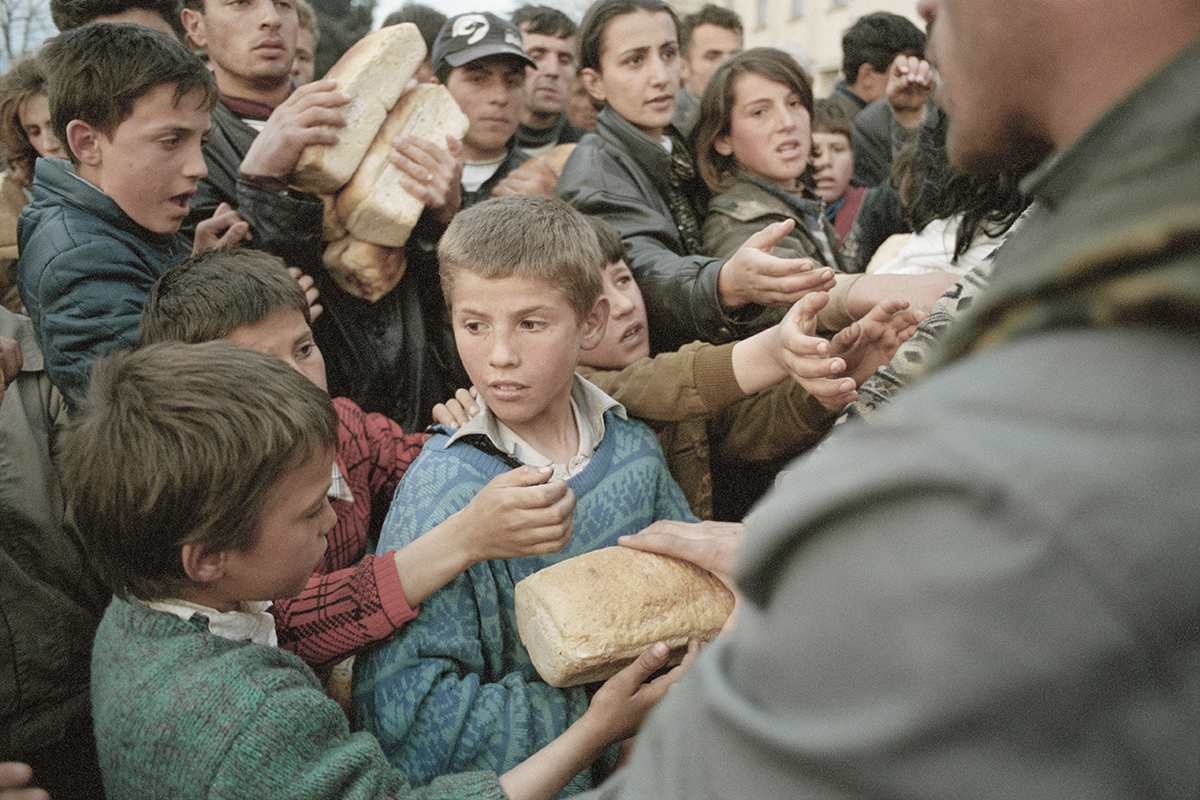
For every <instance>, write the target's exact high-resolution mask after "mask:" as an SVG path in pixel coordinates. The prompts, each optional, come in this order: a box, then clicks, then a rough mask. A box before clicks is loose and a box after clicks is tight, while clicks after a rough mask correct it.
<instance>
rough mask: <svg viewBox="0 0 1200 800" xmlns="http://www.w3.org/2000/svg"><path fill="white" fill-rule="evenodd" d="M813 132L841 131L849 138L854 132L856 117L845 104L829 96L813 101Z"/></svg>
mask: <svg viewBox="0 0 1200 800" xmlns="http://www.w3.org/2000/svg"><path fill="white" fill-rule="evenodd" d="M812 130H813V133H840V134H843V135H845V137H846V138H847V139H849V138H851V136H852V135H853V134H854V119H853V118H852V117H851V116H850V115H849V114H847V113H846V108H845V106H843V105H841V104H840V103H836V102H834V101H833V100H831V99H830V98H828V97H822V98H821V99H819V100H814V101H813V118H812Z"/></svg>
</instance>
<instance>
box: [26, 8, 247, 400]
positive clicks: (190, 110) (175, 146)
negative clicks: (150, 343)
mask: <svg viewBox="0 0 1200 800" xmlns="http://www.w3.org/2000/svg"><path fill="white" fill-rule="evenodd" d="M41 58H42V59H43V63H45V64H46V65H47V66H48V70H49V75H48V78H49V80H48V83H47V94H48V95H49V98H50V121H51V124H52V125H53V127H54V131H55V135H57V136H58V137H60V138H59V141H61V142H62V143H63V145H64V147H66V149H67V152H68V154H69V156H70V161H69V162H67V161H64V160H61V159H52V158H44V159H39V160H38V163H37V168H36V171H35V175H34V180H33V202H32V203H31V204H30V205H28V206H26V207H25V209H24V211H22V213H21V217H20V220H19V222H18V227H17V236H18V246H19V248H20V253H21V257H20V259H19V261H18V262H17V282H18V288H19V289H20V292H21V300H22V301H23V302H24V303H25V307H26V309H28V311H29V316H30V317H31V318H32V319H33V323H34V329H35V331H36V334H37V341H38V347H39V349H41V351H42V354H43V356H44V357H45V365H46V374H47V375H48V376H49V377H50V380H51V382H53V383H54V385H55V386H57V387H58V389H59V390H60V391H61V392H62V393H63V395H64V396H65V397H66V398H67V401H68V402H69V403H70V404H71V405H72V406H74V405H76V404H77V403H78V402H79V400H80V398H81V397H82V396H83V395H84V393H85V392H86V390H87V385H88V372H89V371H90V369H91V365H92V362H93V361H94V360H95V358H96V356H97V355H99V354H100V353H102V352H104V351H107V350H115V349H121V348H126V347H133V346H134V344H135V343H136V341H137V326H138V317H139V316H140V314H141V309H142V302H143V301H144V300H145V297H146V292H147V290H149V288H150V285H151V284H152V283H153V282H154V280H155V279H156V278H157V277H158V276H159V275H161V274H162V273H163V272H165V271H166V270H167V268H169V267H170V266H172V265H174V264H176V263H178V262H179V260H180V259H181V258H183V257H184V256H185V255H187V254H188V253H189V252H191V251H192V250H193V249H204V248H208V247H217V246H222V245H224V244H227V243H229V242H233V241H238V240H240V239H241V238H243V237H244V236H245V235H246V225H245V223H243V222H241V221H240V220H239V219H238V217H237V214H236V213H234V212H232V211H230V210H229V208H228V206H224V207H221V208H218V209H217V211H216V213H215V214H214V215H213V217H212V218H211V219H210V220H206V221H205V222H204V223H202V224H201V226H200V227H198V228H197V230H196V237H195V241H194V243H193V242H189V241H187V239H186V237H183V236H180V235H178V231H179V226H180V224H181V223H182V222H183V220H184V217H186V216H187V213H188V202H189V199H190V198H191V196H192V195H193V194H194V193H195V191H196V185H197V181H198V180H199V179H200V178H202V177H204V175H205V172H206V170H205V166H204V159H203V157H202V155H201V149H200V148H201V144H202V143H203V141H204V138H205V137H206V136H207V135H208V131H209V128H210V127H211V124H210V122H209V117H208V113H209V110H210V109H211V108H212V105H213V103H215V102H216V98H217V91H216V86H215V84H214V83H213V79H212V75H211V74H210V73H209V72H208V70H207V69H206V68H205V67H204V65H203V64H202V63H201V62H200V61H199V60H198V59H197V58H196V57H195V56H194V55H193V54H191V53H189V52H188V51H187V49H186V48H185V47H184V46H183V45H182V44H180V43H179V42H178V40H176V39H174V38H172V37H170V36H168V35H166V34H164V33H160V32H158V31H154V30H151V29H150V28H147V27H144V26H142V25H137V24H135V23H129V22H125V23H95V24H92V25H84V26H83V27H80V28H75V29H72V30H70V31H67V32H65V33H62V34H60V35H58V36H56V37H54V38H53V39H51V40H50V41H49V42H47V43H46V45H45V47H44V48H43V50H42V52H41Z"/></svg>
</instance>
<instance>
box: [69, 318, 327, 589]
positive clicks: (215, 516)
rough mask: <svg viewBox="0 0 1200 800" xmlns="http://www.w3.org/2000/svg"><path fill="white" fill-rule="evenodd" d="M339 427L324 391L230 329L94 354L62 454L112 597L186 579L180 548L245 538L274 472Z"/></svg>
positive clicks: (245, 542)
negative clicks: (200, 339) (226, 337)
mask: <svg viewBox="0 0 1200 800" xmlns="http://www.w3.org/2000/svg"><path fill="white" fill-rule="evenodd" d="M337 428H338V421H337V414H336V412H335V411H334V409H333V403H332V401H331V400H330V398H329V395H328V394H327V393H326V392H325V391H324V390H322V389H321V388H320V387H319V386H317V385H316V384H314V383H313V382H312V381H310V380H308V379H307V378H305V377H304V376H303V375H301V374H300V373H299V372H297V371H296V370H294V369H292V368H291V367H290V366H288V365H287V364H286V363H285V362H283V361H282V360H281V359H278V358H276V357H275V356H272V355H269V354H267V353H260V352H258V351H256V350H250V349H248V348H245V347H240V346H238V345H236V344H234V343H233V342H228V341H216V342H205V343H204V344H184V343H182V342H163V343H160V344H155V345H150V346H149V347H144V348H140V349H137V350H130V351H120V352H116V353H112V354H109V355H106V356H102V357H101V358H100V359H99V360H98V361H97V362H96V366H95V369H94V370H93V373H92V384H91V389H90V391H89V392H88V396H87V398H86V399H85V401H84V403H83V406H82V409H81V411H80V413H79V414H78V415H77V416H76V417H75V418H74V419H73V420H72V421H71V424H70V428H69V431H68V433H67V442H66V451H65V456H64V459H63V464H64V485H66V486H67V487H68V488H67V494H68V497H69V499H70V502H71V504H72V506H73V507H74V508H76V509H79V510H80V513H79V514H78V515H77V517H76V519H77V526H78V529H79V533H80V535H81V537H82V539H83V541H84V545H85V546H86V548H87V550H88V553H89V554H90V555H91V557H92V559H93V560H94V562H95V564H96V568H97V571H98V572H99V573H100V576H101V578H102V579H103V580H104V581H105V583H106V584H108V587H109V588H110V589H111V590H112V591H113V592H114V593H115V594H117V595H118V596H121V597H130V596H133V597H137V598H140V599H142V600H158V599H165V598H169V597H178V596H179V595H180V593H181V592H183V591H184V590H186V589H187V588H188V587H189V586H191V585H193V584H192V583H191V581H190V580H189V579H188V577H187V574H186V573H185V572H184V570H183V565H182V562H181V559H180V547H181V546H182V545H184V544H197V545H201V546H203V547H205V548H206V549H209V550H212V551H229V550H245V549H247V548H250V547H253V546H254V544H255V542H256V541H257V540H258V538H259V536H260V534H261V528H262V520H263V517H264V515H265V513H266V512H267V510H268V508H269V506H270V504H271V503H272V502H274V501H275V498H276V497H278V493H279V492H280V490H281V487H282V488H283V490H284V491H286V488H287V487H286V486H283V485H282V484H281V481H282V480H283V479H284V478H285V477H286V476H287V474H288V473H289V472H291V471H292V470H294V469H296V468H297V467H299V466H301V465H303V464H304V463H305V462H307V461H309V460H310V459H312V458H314V457H316V456H318V455H319V454H322V453H324V452H329V451H332V450H333V449H334V448H335V447H336V446H337Z"/></svg>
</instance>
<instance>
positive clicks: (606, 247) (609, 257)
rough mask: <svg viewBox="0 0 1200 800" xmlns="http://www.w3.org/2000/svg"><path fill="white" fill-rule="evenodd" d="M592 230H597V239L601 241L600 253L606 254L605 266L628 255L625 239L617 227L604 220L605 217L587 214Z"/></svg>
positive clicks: (622, 259)
mask: <svg viewBox="0 0 1200 800" xmlns="http://www.w3.org/2000/svg"><path fill="white" fill-rule="evenodd" d="M585 219H587V221H588V224H589V225H591V226H592V230H594V231H595V232H596V240H597V241H598V242H600V253H601V255H603V256H604V266H606V267H607V266H608V265H609V264H615V263H617V262H618V261H624V260H625V256H626V255H627V250H626V249H625V241H624V240H623V239H622V238H621V234H619V233H617V229H616V228H614V227H613V226H612V225H609V224H608V222H606V221H605V220H604V218H603V217H596V216H592V215H587V216H586V217H585Z"/></svg>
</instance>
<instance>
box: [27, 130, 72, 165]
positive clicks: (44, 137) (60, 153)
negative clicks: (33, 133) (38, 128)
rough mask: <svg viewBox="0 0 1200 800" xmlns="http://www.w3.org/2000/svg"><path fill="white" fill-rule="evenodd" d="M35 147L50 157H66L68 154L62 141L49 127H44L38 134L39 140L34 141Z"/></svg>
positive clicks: (40, 153) (39, 152)
mask: <svg viewBox="0 0 1200 800" xmlns="http://www.w3.org/2000/svg"><path fill="white" fill-rule="evenodd" d="M33 149H34V150H37V151H38V154H39V155H43V156H46V157H48V158H65V157H66V155H67V153H66V151H65V150H63V146H62V142H60V141H58V137H57V136H55V135H54V131H52V130H50V129H49V128H43V129H42V132H41V133H40V134H38V136H37V141H35V142H33Z"/></svg>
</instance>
